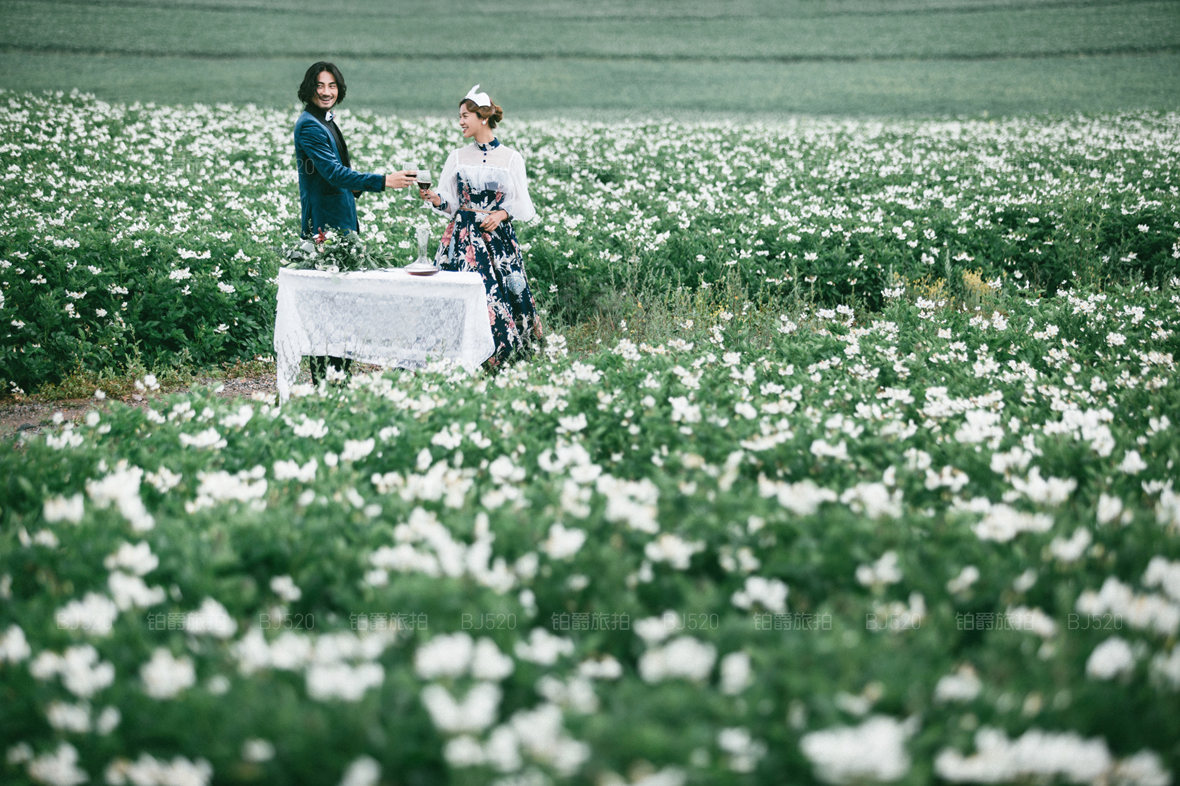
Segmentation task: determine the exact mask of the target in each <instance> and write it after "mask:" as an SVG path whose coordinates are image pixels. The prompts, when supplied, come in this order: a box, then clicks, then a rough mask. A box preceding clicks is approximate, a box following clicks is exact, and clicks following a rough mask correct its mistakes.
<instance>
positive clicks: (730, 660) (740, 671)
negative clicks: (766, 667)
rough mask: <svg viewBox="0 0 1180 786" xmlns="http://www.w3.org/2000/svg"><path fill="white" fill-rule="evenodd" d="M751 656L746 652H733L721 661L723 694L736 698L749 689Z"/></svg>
mask: <svg viewBox="0 0 1180 786" xmlns="http://www.w3.org/2000/svg"><path fill="white" fill-rule="evenodd" d="M750 673H751V669H750V656H749V655H747V654H746V653H744V652H731V653H729V654H728V655H726V656H725V657H724V658H722V659H721V692H722V693H724V694H725V695H727V696H736V695H738V694H739V693H741V692H742V691H744V690H745V689H746V688H747V687H749V685H750V682H751V678H750Z"/></svg>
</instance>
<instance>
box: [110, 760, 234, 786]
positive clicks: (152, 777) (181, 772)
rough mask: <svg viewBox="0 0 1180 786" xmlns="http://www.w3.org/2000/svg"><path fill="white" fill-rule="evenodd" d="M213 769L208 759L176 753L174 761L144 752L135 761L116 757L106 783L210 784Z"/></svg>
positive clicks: (153, 785)
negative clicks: (188, 757) (189, 758)
mask: <svg viewBox="0 0 1180 786" xmlns="http://www.w3.org/2000/svg"><path fill="white" fill-rule="evenodd" d="M212 777H213V768H212V767H211V766H210V765H209V762H207V761H205V760H204V759H197V760H196V761H189V760H188V759H186V758H184V757H183V756H174V757H173V758H172V761H164V760H162V759H157V758H155V757H154V756H151V755H149V754H147V753H141V754H140V755H139V758H138V759H136V760H135V761H134V762H130V761H127V760H126V759H115V760H114V761H112V762H111V763H110V764H109V765H108V766H107V770H106V782H107V783H108V784H110V785H111V786H124V784H128V783H130V784H132V786H207V784H208V783H209V781H210V779H212Z"/></svg>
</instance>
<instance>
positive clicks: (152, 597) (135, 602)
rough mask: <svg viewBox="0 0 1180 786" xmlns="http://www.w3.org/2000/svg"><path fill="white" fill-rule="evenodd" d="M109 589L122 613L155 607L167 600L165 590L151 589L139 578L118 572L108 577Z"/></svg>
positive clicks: (159, 588)
mask: <svg viewBox="0 0 1180 786" xmlns="http://www.w3.org/2000/svg"><path fill="white" fill-rule="evenodd" d="M107 587H108V588H109V589H110V591H111V596H112V597H114V599H115V605H116V606H118V607H119V609H120V610H121V611H126V610H127V609H133V608H146V607H148V606H155V605H156V604H157V603H163V602H164V599H165V595H164V590H163V588H161V587H149V586H148V585H147V584H146V583H144V580H143V579H141V578H140V577H139V576H131V575H129V574H127V573H123V572H122V571H118V570H116V571H114V572H113V573H111V575H110V576H109V577H107Z"/></svg>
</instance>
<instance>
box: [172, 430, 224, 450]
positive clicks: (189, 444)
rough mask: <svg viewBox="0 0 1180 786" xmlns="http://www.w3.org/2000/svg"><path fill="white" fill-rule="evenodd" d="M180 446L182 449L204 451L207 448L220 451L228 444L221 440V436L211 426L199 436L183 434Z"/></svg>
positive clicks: (198, 434)
mask: <svg viewBox="0 0 1180 786" xmlns="http://www.w3.org/2000/svg"><path fill="white" fill-rule="evenodd" d="M180 444H181V446H182V447H186V448H196V449H197V450H203V449H205V448H209V449H212V450H220V449H222V448H224V447H225V446H226V444H227V443H226V441H225V440H224V439H222V438H221V434H219V433H218V432H217V429H215V428H213V427H212V426H210V427H209V428H207V429H205V430H204V431H202V432H199V433H197V434H181V435H180Z"/></svg>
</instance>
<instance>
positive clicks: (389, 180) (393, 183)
mask: <svg viewBox="0 0 1180 786" xmlns="http://www.w3.org/2000/svg"><path fill="white" fill-rule="evenodd" d="M417 176H418V173H417V172H415V171H413V170H404V169H403V170H402V171H401V172H394V173H393V174H390V175H386V176H385V187H386V188H406V187H407V186H411V185H413V184H414V178H415V177H417Z"/></svg>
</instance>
